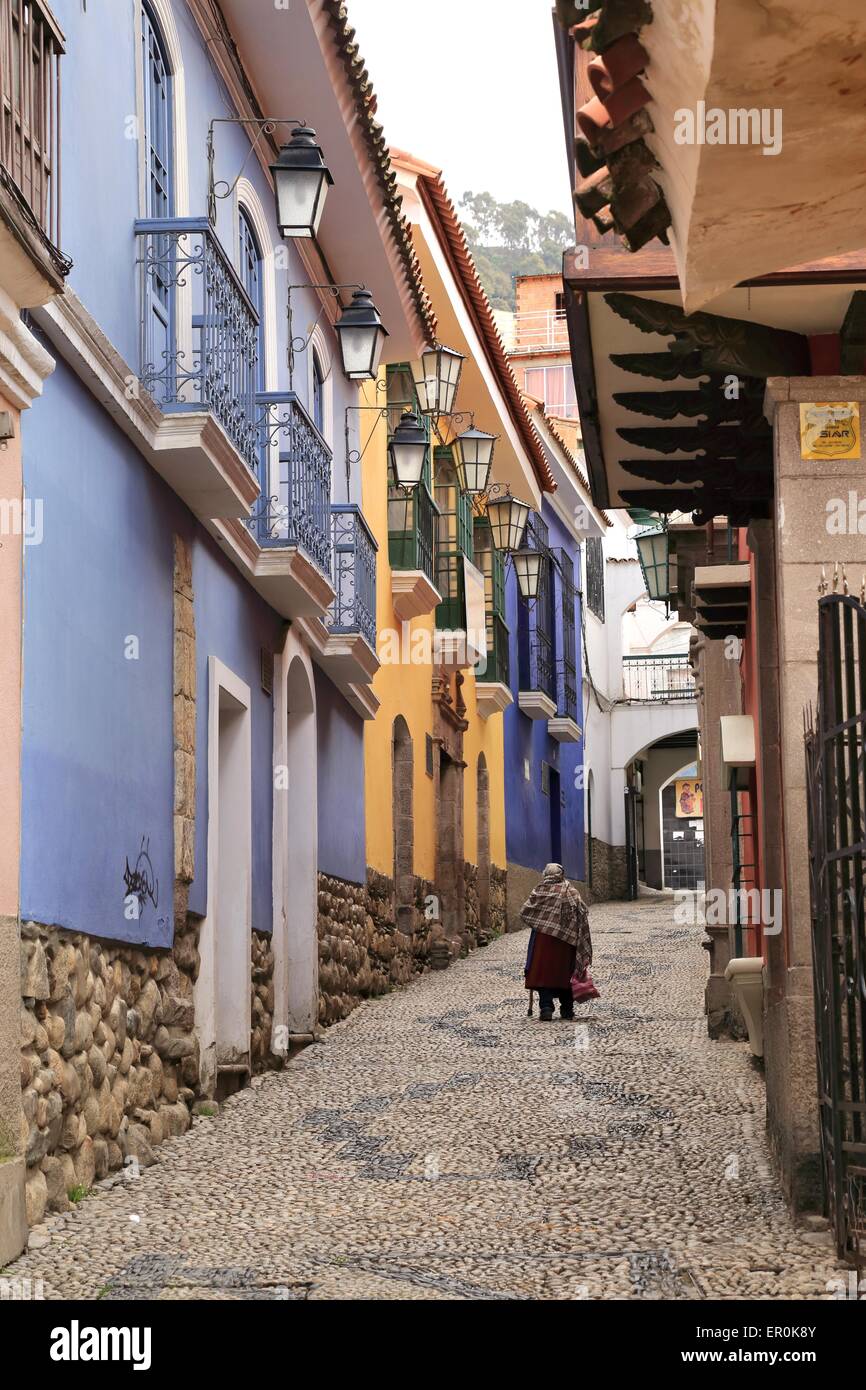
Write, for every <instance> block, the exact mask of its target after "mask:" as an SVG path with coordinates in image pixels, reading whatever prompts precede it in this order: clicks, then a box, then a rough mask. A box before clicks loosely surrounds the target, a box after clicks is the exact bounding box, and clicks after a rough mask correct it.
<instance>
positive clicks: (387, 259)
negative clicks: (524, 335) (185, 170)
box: [194, 0, 436, 360]
mask: <svg viewBox="0 0 866 1390" xmlns="http://www.w3.org/2000/svg"><path fill="white" fill-rule="evenodd" d="M201 4H202V0H194V8H199V7H200V6H201ZM221 8H222V11H223V14H224V16H225V20H226V23H227V24H228V27H229V30H230V35H229V41H230V42H231V43H233V45H234V46H235V47H236V49H237V54H238V56H239V58H240V61H241V63H242V64H243V68H244V70H245V75H246V77H247V79H248V81H249V83H250V84H251V92H250V96H251V98H252V100H253V102H254V104H255V105H257V107H258V108H259V110H260V112H261V113H263V114H264V115H272V114H273V115H277V116H297V117H299V118H303V119H304V120H308V121H309V122H310V123H311V124H312V125H313V126H314V127H315V129H316V132H317V134H318V136H319V140H320V142H321V145H322V148H323V150H324V152H325V159H326V161H327V164H328V166H329V168H330V170H331V173H332V174H333V176H334V186H333V188H332V189H331V190H330V192H329V195H328V206H327V209H326V212H325V217H324V220H323V223H322V227H321V231H320V235H319V238H318V242H319V245H320V247H321V249H322V252H323V254H324V256H325V259H326V262H327V264H328V266H329V267H330V268H331V270H332V273H333V274H334V277H335V278H336V279H338V280H344V281H352V282H361V283H364V284H366V285H367V286H368V287H369V288H370V290H371V291H372V293H373V297H374V299H375V301H376V304H377V306H378V308H379V310H380V312H381V314H382V319H383V321H384V322H385V324H386V326H387V328H388V331H389V333H390V335H391V336H390V338H389V341H388V349H389V354H390V357H391V360H400V359H401V358H408V357H414V356H417V354H418V353H419V352H420V350H421V348H422V347H423V346H424V344H426V343H428V342H430V341H431V340H432V339H433V338H434V337H435V333H436V319H435V315H434V314H433V311H432V308H431V305H430V301H429V299H428V297H427V295H426V292H425V289H424V284H423V279H422V277H421V273H420V269H419V266H418V261H417V258H416V256H415V252H414V248H413V245H412V237H411V232H410V229H409V227H408V224H407V223H406V220H405V218H404V216H403V212H402V207H401V202H400V196H399V193H398V190H397V181H396V177H395V175H394V171H393V169H392V168H391V163H390V159H389V156H388V147H387V143H386V141H385V137H384V134H383V131H382V127H381V126H380V125H379V123H378V121H377V120H376V119H375V113H376V97H375V93H374V91H373V88H372V85H371V82H370V78H369V75H368V73H367V70H366V68H365V66H364V62H363V59H362V58H361V56H360V54H359V52H358V46H357V44H356V42H355V31H354V29H352V27H351V25H350V24H349V21H348V15H347V12H346V7H345V5H343V4H342V3H341V0H292V4H291V6H290V7H289V8H285V7H283V6H275V5H274V3H273V0H221ZM210 26H211V28H212V27H213V19H212V18H211V20H210ZM287 106H288V107H289V108H290V109H289V110H285V109H284V108H285V107H287ZM214 114H216V113H214Z"/></svg>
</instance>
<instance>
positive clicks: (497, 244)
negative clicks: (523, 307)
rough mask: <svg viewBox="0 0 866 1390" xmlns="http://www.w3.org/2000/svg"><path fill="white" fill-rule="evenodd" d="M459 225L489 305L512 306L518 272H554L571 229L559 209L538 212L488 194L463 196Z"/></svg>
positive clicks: (517, 202)
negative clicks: (461, 220)
mask: <svg viewBox="0 0 866 1390" xmlns="http://www.w3.org/2000/svg"><path fill="white" fill-rule="evenodd" d="M460 211H461V215H462V217H463V229H464V231H465V233H466V240H467V241H468V243H469V248H470V250H471V251H472V255H473V258H474V260H475V265H476V268H477V270H478V276H479V279H480V280H481V283H482V285H483V286H484V290H485V293H486V294H487V297H488V299H489V300H490V303H491V304H492V306H493V308H494V309H511V310H513V309H514V279H515V276H517V275H543V274H545V273H547V272H550V271H556V270H559V269H560V267H561V265H562V252H563V249H564V247H566V246H568V245H569V244H570V243H571V241H572V240H573V237H574V233H573V229H572V227H571V225H570V223H569V221H568V218H567V217H565V216H564V215H563V214H562V213H561V212H557V211H556V210H554V209H552V210H551V211H550V212H546V213H542V212H538V211H537V210H536V209H535V208H533V207H530V205H529V204H528V203H524V202H522V201H521V200H520V199H515V200H514V201H513V202H510V203H500V202H498V201H497V199H496V198H494V197H493V195H492V193H473V192H471V191H469V192H466V193H464V194H463V197H462V199H461V200H460Z"/></svg>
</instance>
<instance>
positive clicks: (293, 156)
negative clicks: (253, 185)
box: [270, 125, 334, 237]
mask: <svg viewBox="0 0 866 1390" xmlns="http://www.w3.org/2000/svg"><path fill="white" fill-rule="evenodd" d="M270 170H271V176H272V178H273V180H274V192H275V195H276V200H277V223H278V225H279V228H280V236H283V237H314V236H317V235H318V232H319V224H320V223H321V221H322V213H323V211H324V208H325V198H326V197H327V194H328V189H329V188H330V187H331V185H332V184H333V182H334V180H333V177H332V175H331V171H330V169H329V168H328V166H327V165H326V163H325V157H324V155H323V154H322V150H321V147H320V146H319V145H318V144H317V143H316V132H315V131H314V130H313V129H312V127H311V126H308V125H299V126H297V127H296V129H295V130H293V131H292V134H291V138H290V140H289V143H288V144H287V145H283V146H282V147H281V149H280V152H279V154H278V155H277V158H276V160H275V162H274V163H273V164H271V165H270Z"/></svg>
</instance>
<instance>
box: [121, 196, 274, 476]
mask: <svg viewBox="0 0 866 1390" xmlns="http://www.w3.org/2000/svg"><path fill="white" fill-rule="evenodd" d="M135 232H136V237H137V240H138V266H139V269H140V275H141V285H140V304H141V357H140V363H141V367H140V373H139V375H140V379H141V385H142V386H143V387H145V389H146V390H147V391H149V392H150V394H151V395H152V396H153V398H154V400H155V401H156V402H157V404H158V405H159V406H160V407H161V408H162V409H163V410H164V411H167V412H174V411H184V410H186V411H189V410H208V411H211V412H212V413H213V415H214V416H215V417H216V419H217V420H218V421H219V422H220V424H221V425H222V427H223V429H224V430H225V432H226V434H227V435H228V437H229V439H230V440H231V442H232V443H233V444H234V446H235V448H236V449H237V451H238V453H239V454H240V456H241V458H242V459H243V460H244V462H245V463H246V464H247V466H248V467H249V468H250V469H251V470H252V472H254V473H257V472H258V466H259V458H260V430H259V413H260V412H259V411H258V408H257V405H256V385H257V379H258V357H259V316H258V313H257V311H256V309H255V306H254V305H253V303H252V301H251V300H250V298H249V296H248V295H247V293H246V290H245V289H244V287H243V285H242V284H241V282H240V280H239V278H238V276H237V273H236V271H235V269H234V267H233V265H232V264H231V262H230V261H229V259H228V257H227V256H226V253H225V251H224V250H223V248H222V246H221V245H220V242H219V240H218V238H217V237H216V235H215V233H214V231H213V229H212V227H211V226H210V224H209V222H208V220H207V218H206V217H184V218H171V217H166V218H149V219H146V220H142V221H139V222H136V224H135Z"/></svg>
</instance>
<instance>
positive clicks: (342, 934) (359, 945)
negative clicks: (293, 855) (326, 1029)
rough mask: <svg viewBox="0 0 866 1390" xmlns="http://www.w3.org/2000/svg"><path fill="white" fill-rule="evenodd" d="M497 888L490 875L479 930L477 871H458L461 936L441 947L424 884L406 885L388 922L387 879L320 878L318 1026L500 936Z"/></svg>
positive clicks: (373, 875)
mask: <svg viewBox="0 0 866 1390" xmlns="http://www.w3.org/2000/svg"><path fill="white" fill-rule="evenodd" d="M505 883H506V874H505V870H504V869H497V868H491V870H490V891H489V906H488V914H487V916H488V922H487V926H486V927H482V924H481V913H480V907H479V901H478V890H477V870H476V868H475V866H474V865H472V864H466V865H465V890H466V897H465V904H466V907H465V911H466V925H465V930H464V932H463V934H462V936H461V937H460V938H456V939H454V940H449V939H448V938H447V937H446V933H445V929H444V927H443V926H442V923H441V922H440V921H439V920H438V919H437V918H436V917H430V916H428V911H427V899H428V898H434V899H435V898H437V897H438V895H437V893H436V889H435V887H434V885H433V884H431V883H429V882H428V881H427V880H426V879H422V878H414V879H413V885H414V887H413V895H412V896H413V901H412V903H411V904H410V905H404V906H402V907H401V908H400V911H399V913H396V914H395V908H394V883H393V880H392V879H390V878H388V877H387V875H385V874H380V873H377V872H376V870H375V869H368V870H367V882H366V884H364V885H361V884H357V883H346V882H344V881H343V880H342V879H338V878H331V877H330V876H328V875H326V874H320V875H319V918H318V930H319V1022H320V1023H321V1024H322V1025H323V1026H327V1025H328V1024H330V1023H336V1022H338V1021H339V1020H340V1019H341V1018H346V1017H347V1016H348V1014H350V1013H351V1012H352V1010H353V1009H354V1008H356V1007H357V1005H358V1004H360V1003H361V1001H362V1000H363V999H371V998H373V997H375V996H376V995H378V994H384V993H386V991H388V990H391V989H399V988H402V986H404V985H406V984H409V983H410V981H411V980H412V979H413V977H414V976H416V975H420V974H422V973H423V972H424V971H425V970H429V969H441V968H443V967H444V966H447V965H449V964H450V963H451V961H452V960H453V959H454V958H455V956H457V955H459V954H466V952H467V951H470V950H473V949H474V948H475V946H479V945H486V944H487V942H488V941H490V940H491V939H492V938H493V937H494V936H497V935H499V934H501V932H503V931H504V929H505Z"/></svg>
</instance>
